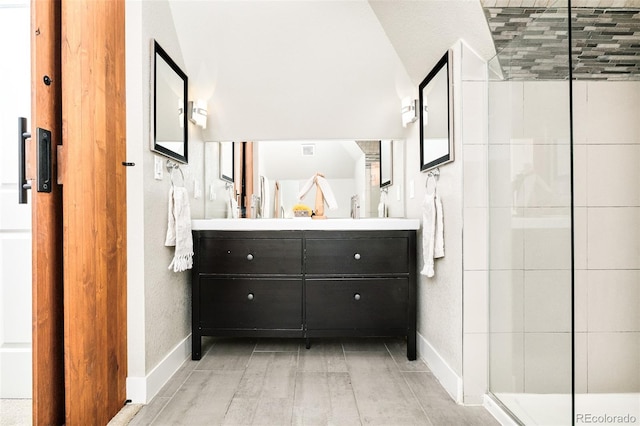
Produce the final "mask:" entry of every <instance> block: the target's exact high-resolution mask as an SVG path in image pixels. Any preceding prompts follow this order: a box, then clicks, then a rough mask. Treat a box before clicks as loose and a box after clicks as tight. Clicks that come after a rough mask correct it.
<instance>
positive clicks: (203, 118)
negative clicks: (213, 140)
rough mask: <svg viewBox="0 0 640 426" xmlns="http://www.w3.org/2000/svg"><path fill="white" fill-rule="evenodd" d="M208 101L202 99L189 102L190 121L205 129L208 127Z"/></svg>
mask: <svg viewBox="0 0 640 426" xmlns="http://www.w3.org/2000/svg"><path fill="white" fill-rule="evenodd" d="M207 115H208V112H207V103H206V102H205V101H202V100H197V101H195V102H189V121H191V122H192V123H193V124H195V125H196V126H200V127H202V128H203V129H206V128H207Z"/></svg>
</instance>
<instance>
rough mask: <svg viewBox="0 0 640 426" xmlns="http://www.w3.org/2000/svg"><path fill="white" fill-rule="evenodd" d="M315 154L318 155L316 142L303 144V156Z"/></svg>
mask: <svg viewBox="0 0 640 426" xmlns="http://www.w3.org/2000/svg"><path fill="white" fill-rule="evenodd" d="M314 155H316V144H314V143H305V144H302V156H303V157H312V156H314Z"/></svg>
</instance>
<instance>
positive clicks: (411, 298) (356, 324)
mask: <svg viewBox="0 0 640 426" xmlns="http://www.w3.org/2000/svg"><path fill="white" fill-rule="evenodd" d="M304 264H305V292H306V293H305V327H306V333H305V336H307V337H321V336H406V337H407V357H408V358H409V359H411V360H413V359H415V358H416V258H415V231H334V232H315V231H314V232H311V231H310V232H307V233H306V234H305V263H304Z"/></svg>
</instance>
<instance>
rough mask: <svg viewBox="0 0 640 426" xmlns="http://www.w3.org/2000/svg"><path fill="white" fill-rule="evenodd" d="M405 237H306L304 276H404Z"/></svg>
mask: <svg viewBox="0 0 640 426" xmlns="http://www.w3.org/2000/svg"><path fill="white" fill-rule="evenodd" d="M408 253H409V243H408V240H407V238H403V237H390V238H309V239H307V241H306V254H305V263H306V273H307V274H323V275H326V274H338V275H339V274H367V275H373V274H395V273H407V272H409V267H408V263H409V262H408Z"/></svg>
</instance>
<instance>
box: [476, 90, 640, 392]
mask: <svg viewBox="0 0 640 426" xmlns="http://www.w3.org/2000/svg"><path fill="white" fill-rule="evenodd" d="M573 90H574V94H573V105H574V117H573V118H574V192H573V194H574V205H575V210H574V214H575V222H574V238H575V253H574V256H575V260H574V262H575V305H574V306H575V331H576V336H575V343H576V348H575V354H576V359H575V361H576V364H575V369H576V392H577V393H586V392H589V393H606V392H616V393H623V392H639V391H640V311H639V309H638V306H640V186H639V185H638V183H640V168H639V167H638V164H640V120H638V111H640V82H613V81H589V82H587V81H577V82H574V86H573ZM489 102H490V104H489V154H488V155H489V187H490V194H489V200H490V204H489V205H490V209H489V215H490V232H489V268H490V273H489V282H490V284H489V286H490V292H489V293H490V294H489V302H490V306H491V309H490V316H489V330H490V343H489V344H490V351H491V353H492V354H500V353H504V354H507V353H508V354H509V356H491V357H490V362H491V364H490V367H489V368H490V383H491V385H490V387H491V390H492V391H493V392H494V393H501V392H518V393H519V392H524V393H568V392H570V390H571V366H570V364H569V363H570V361H571V334H570V329H571V311H570V306H571V278H570V273H571V259H570V256H571V238H570V232H571V226H570V207H569V206H570V197H571V193H570V185H569V178H570V175H569V174H570V168H569V164H570V151H569V149H570V145H569V139H570V137H569V127H568V123H569V115H568V114H569V108H568V83H567V82H566V81H563V82H550V81H537V82H504V81H501V82H490V84H489ZM554 360H560V361H554Z"/></svg>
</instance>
